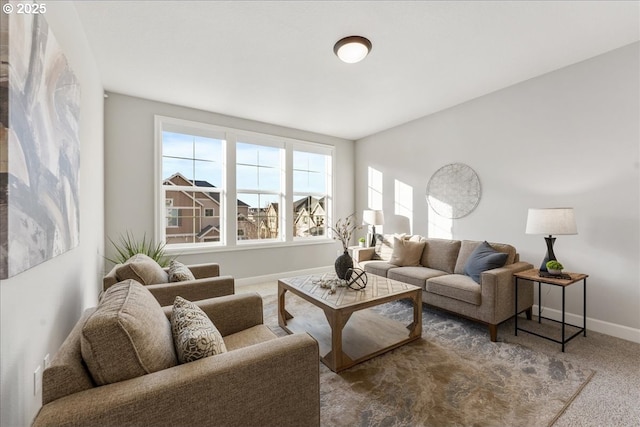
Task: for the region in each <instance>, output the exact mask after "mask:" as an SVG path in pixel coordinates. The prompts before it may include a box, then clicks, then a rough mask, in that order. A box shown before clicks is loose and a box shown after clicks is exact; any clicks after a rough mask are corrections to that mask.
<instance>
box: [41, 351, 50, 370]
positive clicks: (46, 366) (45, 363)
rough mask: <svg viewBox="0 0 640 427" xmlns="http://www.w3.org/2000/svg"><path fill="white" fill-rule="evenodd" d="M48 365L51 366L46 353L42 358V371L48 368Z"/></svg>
mask: <svg viewBox="0 0 640 427" xmlns="http://www.w3.org/2000/svg"><path fill="white" fill-rule="evenodd" d="M49 365H51V360H50V359H49V353H47V354H46V355H45V356H44V361H43V364H42V366H43V367H44V369H47V368H48V367H49Z"/></svg>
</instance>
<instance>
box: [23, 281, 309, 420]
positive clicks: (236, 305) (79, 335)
mask: <svg viewBox="0 0 640 427" xmlns="http://www.w3.org/2000/svg"><path fill="white" fill-rule="evenodd" d="M151 299H152V300H153V298H151ZM196 303H197V305H198V306H199V307H200V308H201V309H202V310H203V311H204V312H205V313H206V314H207V316H209V317H210V319H211V320H212V321H213V323H214V324H215V325H216V327H217V328H218V330H219V331H220V333H221V334H222V335H223V337H224V341H225V344H226V347H227V350H228V351H227V352H226V353H222V354H218V355H215V356H211V357H206V358H204V359H200V360H196V361H194V362H190V363H185V364H182V365H177V366H173V367H170V368H167V369H162V370H159V371H156V372H153V373H149V374H146V375H141V376H138V377H135V378H131V379H127V380H124V381H120V382H115V383H111V384H108V385H103V386H95V385H94V381H93V380H92V375H91V372H89V368H88V367H87V366H88V365H87V364H86V363H85V362H84V361H83V355H82V350H81V346H82V345H84V343H82V344H81V340H83V339H85V338H84V337H83V325H84V324H85V321H86V320H87V318H89V317H90V316H91V314H92V313H93V312H94V311H95V310H96V309H95V308H94V309H89V310H87V311H86V312H85V313H84V315H83V316H82V318H81V319H80V320H79V321H78V323H77V324H76V326H75V327H74V328H73V330H72V331H71V333H70V335H69V336H68V337H67V339H66V340H65V341H64V343H63V344H62V346H61V348H60V349H59V351H58V353H57V354H56V356H55V357H54V359H53V360H52V363H51V366H50V367H49V368H47V369H46V370H45V371H44V376H43V395H42V400H43V407H42V408H41V410H40V411H39V413H38V415H37V416H36V418H35V420H34V422H33V426H34V427H42V426H56V427H60V426H145V427H148V426H172V427H175V426H223V425H224V426H280V427H282V426H292V427H293V426H296V427H297V426H319V425H320V385H319V363H318V344H317V342H316V341H315V340H314V339H313V338H311V337H310V336H309V335H307V334H296V335H288V336H285V337H281V338H278V337H276V335H275V334H274V333H273V332H272V331H271V330H270V329H269V328H267V327H266V326H265V325H263V323H262V322H263V311H262V310H263V309H262V298H261V297H260V296H259V295H258V294H241V295H231V296H224V297H220V298H213V299H208V300H205V301H197V302H196ZM136 306H138V307H139V306H140V304H139V303H137V304H136ZM163 309H164V313H165V314H166V315H167V316H170V313H171V307H163ZM157 310H162V309H160V308H159V307H158V309H157ZM156 315H157V313H156ZM162 318H163V316H162V313H161V314H160V320H162ZM156 319H157V318H156ZM160 323H162V322H160ZM118 353H119V352H118V350H115V349H114V355H113V358H119V357H120V356H121V354H118Z"/></svg>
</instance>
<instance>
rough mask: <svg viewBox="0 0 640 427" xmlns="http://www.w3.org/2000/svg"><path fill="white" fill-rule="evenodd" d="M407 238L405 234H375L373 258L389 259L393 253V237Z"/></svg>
mask: <svg viewBox="0 0 640 427" xmlns="http://www.w3.org/2000/svg"><path fill="white" fill-rule="evenodd" d="M396 237H397V238H398V239H408V237H407V235H406V234H397V233H396V234H376V246H375V252H374V254H373V259H374V260H382V261H389V260H390V259H391V254H392V253H393V241H394V240H393V239H395V238H396Z"/></svg>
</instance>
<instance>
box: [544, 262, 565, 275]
mask: <svg viewBox="0 0 640 427" xmlns="http://www.w3.org/2000/svg"><path fill="white" fill-rule="evenodd" d="M563 268H564V266H563V265H562V264H560V263H559V262H558V261H557V260H555V259H552V260H550V261H547V271H548V272H549V274H562V269H563Z"/></svg>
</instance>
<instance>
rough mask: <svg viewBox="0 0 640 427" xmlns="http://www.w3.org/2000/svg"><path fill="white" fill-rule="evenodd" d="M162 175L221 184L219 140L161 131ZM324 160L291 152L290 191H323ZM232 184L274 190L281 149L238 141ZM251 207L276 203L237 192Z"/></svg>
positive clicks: (279, 165) (264, 196) (305, 153)
mask: <svg viewBox="0 0 640 427" xmlns="http://www.w3.org/2000/svg"><path fill="white" fill-rule="evenodd" d="M162 138H163V153H162V154H163V158H162V177H163V179H166V178H168V177H170V176H171V175H173V174H174V173H176V172H180V173H181V174H182V175H184V176H185V177H186V178H187V179H196V180H203V181H207V182H209V183H211V184H213V185H215V186H216V187H220V186H221V185H222V169H223V164H222V162H221V161H220V159H221V158H222V153H223V144H224V143H225V142H224V141H222V140H219V139H214V138H206V137H201V136H195V135H187V134H180V133H174V132H163V134H162ZM326 161H327V158H326V156H324V155H321V154H314V153H308V152H301V151H294V153H293V168H294V170H293V183H294V193H326V191H327V190H326V178H325V171H326ZM236 162H237V165H236V171H237V175H236V180H237V182H236V186H237V188H238V189H252V190H253V189H259V190H265V191H278V190H279V188H280V179H281V176H280V175H281V174H280V171H281V149H279V148H275V147H267V146H260V145H254V144H248V143H243V142H238V143H237V144H236ZM238 198H239V199H240V200H242V201H243V202H245V203H247V204H249V205H250V206H252V207H265V206H266V205H267V204H268V203H271V202H277V201H278V200H277V199H278V198H277V196H271V195H261V196H258V195H257V194H246V193H240V194H238Z"/></svg>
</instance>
